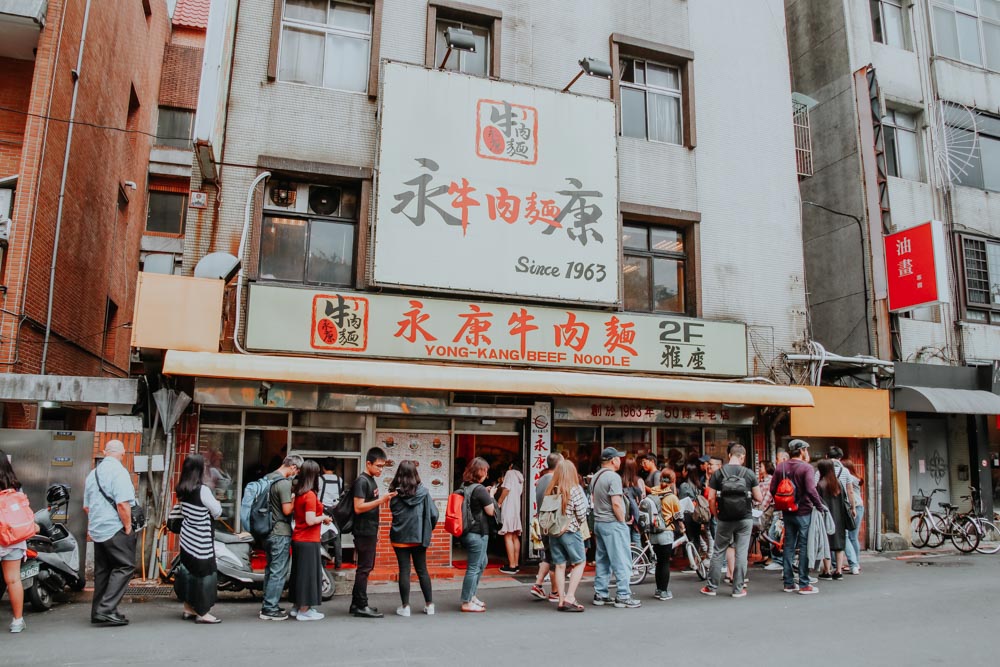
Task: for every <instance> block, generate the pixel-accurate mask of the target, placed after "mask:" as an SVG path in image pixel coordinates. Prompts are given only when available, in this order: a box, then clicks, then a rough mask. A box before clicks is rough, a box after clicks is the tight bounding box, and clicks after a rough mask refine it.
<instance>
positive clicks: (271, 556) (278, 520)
mask: <svg viewBox="0 0 1000 667" xmlns="http://www.w3.org/2000/svg"><path fill="white" fill-rule="evenodd" d="M301 467H302V457H301V456H297V455H295V454H292V455H291V456H286V457H285V460H284V461H282V462H281V467H279V468H278V469H277V470H275V471H274V472H272V473H269V474H267V475H265V476H264V481H266V482H268V483H269V485H268V486H267V489H266V493H267V499H268V507H269V508H270V510H271V513H270V520H271V530H270V532H269V534H268V536H267V538H266V539H265V545H264V546H265V548H266V552H267V565H266V566H265V567H264V602H263V604H262V605H261V608H260V615H259V618H260V619H261V620H262V621H283V620H285V619H286V618H288V613H287V612H286V611H285V610H283V609H281V608H280V607H279V606H278V601H279V600H280V599H281V591H283V590H284V589H285V582H286V581H288V575H289V574H291V571H292V558H291V549H292V523H291V521H290V519H289V517H290V516H291V514H292V510H293V509H294V507H295V505H294V503H293V499H292V477H295V475H297V474H298V473H299V468H301ZM252 527H253V523H251V528H252ZM253 532H254V533H255V534H256V532H257V531H253Z"/></svg>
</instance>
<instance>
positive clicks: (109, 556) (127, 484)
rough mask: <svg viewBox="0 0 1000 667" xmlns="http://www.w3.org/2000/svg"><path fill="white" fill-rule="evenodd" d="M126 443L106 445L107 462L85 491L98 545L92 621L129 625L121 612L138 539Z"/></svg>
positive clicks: (92, 533) (92, 534)
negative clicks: (119, 607)
mask: <svg viewBox="0 0 1000 667" xmlns="http://www.w3.org/2000/svg"><path fill="white" fill-rule="evenodd" d="M124 457H125V444H124V443H122V441H121V440H111V441H109V442H108V443H107V444H106V445H105V446H104V459H103V460H102V461H101V462H100V463H98V464H97V467H95V468H94V469H93V470H91V471H90V474H89V475H87V482H86V485H85V486H84V491H83V511H84V512H86V513H87V523H88V526H87V532H88V533H89V534H90V539H91V541H93V543H94V600H93V603H92V604H91V609H90V622H91V623H96V624H102V625H128V619H127V618H125V616H124V615H123V614H122V613H120V612H119V611H118V604H119V603H120V602H121V600H122V597H123V596H124V595H125V588H126V587H127V586H128V583H129V581H131V579H132V574H133V573H134V572H135V540H136V536H135V534H134V533H133V531H132V505H133V504H134V503H135V488H134V487H133V486H132V477H131V476H130V475H129V472H128V470H126V469H125V466H123V465H122V463H121V462H122V459H123V458H124Z"/></svg>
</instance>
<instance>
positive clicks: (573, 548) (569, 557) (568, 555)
mask: <svg viewBox="0 0 1000 667" xmlns="http://www.w3.org/2000/svg"><path fill="white" fill-rule="evenodd" d="M549 546H550V547H551V553H550V556H551V558H552V563H553V564H555V565H563V564H565V563H569V564H570V565H579V564H580V563H582V562H583V561H584V560H586V558H587V556H586V552H585V551H584V548H583V538H582V537H580V533H578V532H576V533H571V532H569V531H566V532H565V533H563V534H562V535H555V536H550V537H549Z"/></svg>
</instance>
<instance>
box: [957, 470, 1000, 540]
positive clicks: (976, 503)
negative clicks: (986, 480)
mask: <svg viewBox="0 0 1000 667" xmlns="http://www.w3.org/2000/svg"><path fill="white" fill-rule="evenodd" d="M962 499H963V500H968V501H969V502H970V503H971V504H972V510H971V511H970V512H969V514H968V515H967V516H969V519H970V520H971V521H972V522H973V523H974V524H975V525H976V530H977V531H978V532H979V546H977V547H976V551H978V552H979V553H981V554H995V553H996V552H998V551H1000V528H998V527H997V525H996V524H995V523H993V521H992V520H990V519H989V518H987V517H986V515H985V514H983V499H982V496H981V495H980V493H979V489H977V488H976V487H972V490H971V492H970V495H968V496H962Z"/></svg>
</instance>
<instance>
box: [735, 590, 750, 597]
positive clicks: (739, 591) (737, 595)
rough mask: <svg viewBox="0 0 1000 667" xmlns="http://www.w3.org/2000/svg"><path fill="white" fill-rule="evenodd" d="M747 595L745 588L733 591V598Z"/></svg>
mask: <svg viewBox="0 0 1000 667" xmlns="http://www.w3.org/2000/svg"><path fill="white" fill-rule="evenodd" d="M746 596H747V589H745V588H741V589H740V590H738V591H737V592H735V593H733V597H734V598H745V597H746Z"/></svg>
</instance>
